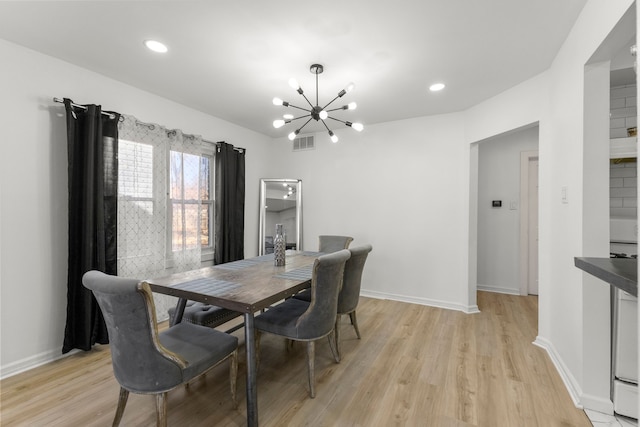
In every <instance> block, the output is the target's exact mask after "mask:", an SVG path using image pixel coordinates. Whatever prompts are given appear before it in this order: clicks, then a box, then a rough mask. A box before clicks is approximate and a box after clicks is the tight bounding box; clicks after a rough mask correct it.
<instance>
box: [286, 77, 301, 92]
mask: <svg viewBox="0 0 640 427" xmlns="http://www.w3.org/2000/svg"><path fill="white" fill-rule="evenodd" d="M289 86H291V87H292V88H294V89H295V90H298V89H300V85H299V84H298V81H297V80H296V79H294V78H293V77H292V78H290V79H289Z"/></svg>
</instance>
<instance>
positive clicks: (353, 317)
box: [349, 310, 360, 339]
mask: <svg viewBox="0 0 640 427" xmlns="http://www.w3.org/2000/svg"><path fill="white" fill-rule="evenodd" d="M349 317H350V318H351V324H352V325H353V328H354V329H355V330H356V335H357V336H358V339H360V329H358V319H357V318H356V311H355V310H353V311H352V312H351V313H349Z"/></svg>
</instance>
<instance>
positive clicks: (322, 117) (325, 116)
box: [320, 110, 329, 120]
mask: <svg viewBox="0 0 640 427" xmlns="http://www.w3.org/2000/svg"><path fill="white" fill-rule="evenodd" d="M327 117H329V113H327V112H326V111H324V110H322V111H320V118H321V119H322V120H326V118H327Z"/></svg>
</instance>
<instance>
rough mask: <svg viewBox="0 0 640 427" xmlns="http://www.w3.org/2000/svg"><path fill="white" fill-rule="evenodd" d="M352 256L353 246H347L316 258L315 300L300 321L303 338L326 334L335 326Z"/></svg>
mask: <svg viewBox="0 0 640 427" xmlns="http://www.w3.org/2000/svg"><path fill="white" fill-rule="evenodd" d="M350 256H351V253H350V252H349V250H348V249H343V250H341V251H338V252H333V253H331V254H327V255H323V256H320V257H318V259H316V261H315V263H314V265H313V275H312V276H311V302H310V303H309V308H308V309H307V311H306V312H305V313H304V314H303V315H302V316H300V318H299V319H298V322H297V325H296V326H297V328H298V336H299V337H300V338H310V339H311V338H318V337H323V336H324V335H327V334H328V333H329V332H331V331H332V330H333V327H334V326H335V323H336V314H337V311H336V310H337V307H338V293H339V292H340V288H341V287H342V279H343V276H344V266H345V263H346V261H347V260H348V259H349V257H350Z"/></svg>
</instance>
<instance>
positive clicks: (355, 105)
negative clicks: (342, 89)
mask: <svg viewBox="0 0 640 427" xmlns="http://www.w3.org/2000/svg"><path fill="white" fill-rule="evenodd" d="M356 108H358V104H356V103H355V102H350V103H349V104H347V110H355V109H356Z"/></svg>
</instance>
